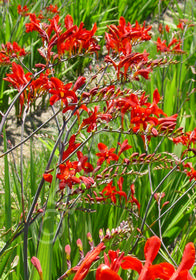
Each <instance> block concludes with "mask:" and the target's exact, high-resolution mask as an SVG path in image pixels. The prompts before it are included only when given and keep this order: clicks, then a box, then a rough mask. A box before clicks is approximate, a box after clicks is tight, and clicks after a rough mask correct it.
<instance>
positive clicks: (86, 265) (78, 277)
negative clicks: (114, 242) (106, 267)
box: [73, 242, 105, 280]
mask: <svg viewBox="0 0 196 280" xmlns="http://www.w3.org/2000/svg"><path fill="white" fill-rule="evenodd" d="M104 247H105V245H104V243H103V242H101V243H100V244H99V245H98V246H97V247H95V248H94V249H93V250H92V251H91V252H88V253H87V254H86V256H85V258H84V260H83V261H82V263H81V265H80V267H79V269H78V271H77V272H76V274H75V276H74V278H73V280H83V279H84V278H85V277H86V275H87V274H88V271H89V269H90V266H91V264H92V263H93V262H94V261H96V260H97V259H98V256H99V254H100V253H101V251H102V250H103V249H104Z"/></svg>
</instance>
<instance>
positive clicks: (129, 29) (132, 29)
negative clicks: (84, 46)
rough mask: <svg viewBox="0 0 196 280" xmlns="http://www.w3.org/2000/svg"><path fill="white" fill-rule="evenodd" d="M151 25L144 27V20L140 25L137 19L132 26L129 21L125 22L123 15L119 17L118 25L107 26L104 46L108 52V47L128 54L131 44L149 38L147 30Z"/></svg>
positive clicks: (116, 51)
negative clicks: (107, 30) (107, 31)
mask: <svg viewBox="0 0 196 280" xmlns="http://www.w3.org/2000/svg"><path fill="white" fill-rule="evenodd" d="M151 28H152V27H151V26H149V27H145V22H144V24H143V26H141V25H140V24H139V23H138V22H137V21H136V23H135V26H132V25H131V24H130V23H129V22H128V23H127V24H126V21H125V19H124V17H120V19H119V25H118V26H116V25H114V24H111V25H110V26H108V29H109V33H105V38H106V47H107V49H108V53H109V51H110V49H112V50H113V52H115V53H121V52H122V53H123V54H124V55H128V54H130V53H131V50H132V44H134V43H135V42H139V41H144V40H145V41H147V40H150V39H151V36H150V35H149V33H148V31H149V30H150V29H151Z"/></svg>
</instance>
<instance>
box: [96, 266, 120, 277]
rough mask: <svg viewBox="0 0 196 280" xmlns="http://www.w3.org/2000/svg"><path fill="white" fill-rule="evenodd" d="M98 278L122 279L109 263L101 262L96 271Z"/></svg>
mask: <svg viewBox="0 0 196 280" xmlns="http://www.w3.org/2000/svg"><path fill="white" fill-rule="evenodd" d="M96 280H122V278H121V277H120V276H119V275H118V274H117V273H116V272H114V271H113V270H111V269H110V268H109V267H108V266H107V265H105V264H101V265H100V266H99V267H98V268H97V271H96Z"/></svg>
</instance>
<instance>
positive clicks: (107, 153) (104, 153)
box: [96, 143, 118, 165]
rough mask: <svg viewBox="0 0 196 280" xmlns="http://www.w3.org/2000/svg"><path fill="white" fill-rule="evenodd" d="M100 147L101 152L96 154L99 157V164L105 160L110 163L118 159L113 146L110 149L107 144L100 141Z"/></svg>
mask: <svg viewBox="0 0 196 280" xmlns="http://www.w3.org/2000/svg"><path fill="white" fill-rule="evenodd" d="M98 149H99V151H100V153H97V154H96V156H98V157H99V159H98V161H97V165H102V163H103V162H104V161H105V160H106V162H107V163H108V164H110V161H111V160H114V161H118V156H117V155H116V154H115V153H114V151H115V148H111V149H109V150H108V147H107V146H106V145H105V144H103V143H99V144H98Z"/></svg>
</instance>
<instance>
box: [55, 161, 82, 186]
mask: <svg viewBox="0 0 196 280" xmlns="http://www.w3.org/2000/svg"><path fill="white" fill-rule="evenodd" d="M76 167H77V163H76V164H74V163H72V162H70V161H67V162H66V163H65V164H60V165H59V169H60V173H58V174H57V176H56V177H57V178H58V179H60V183H59V188H60V190H63V189H64V188H65V187H66V186H68V187H69V188H70V189H71V188H72V186H73V185H75V184H79V183H80V179H79V178H78V177H76V176H75V175H76Z"/></svg>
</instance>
